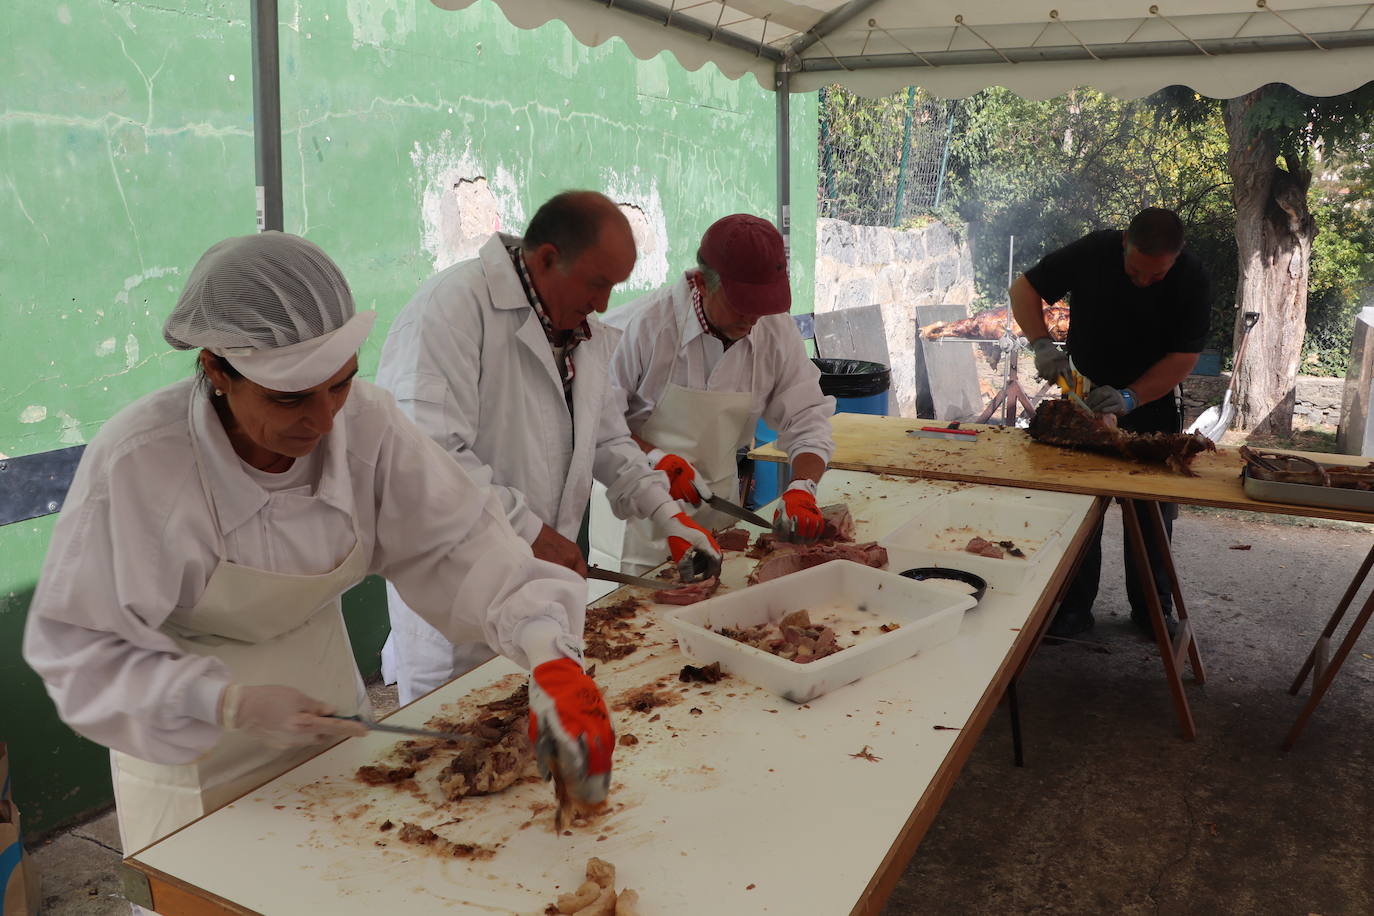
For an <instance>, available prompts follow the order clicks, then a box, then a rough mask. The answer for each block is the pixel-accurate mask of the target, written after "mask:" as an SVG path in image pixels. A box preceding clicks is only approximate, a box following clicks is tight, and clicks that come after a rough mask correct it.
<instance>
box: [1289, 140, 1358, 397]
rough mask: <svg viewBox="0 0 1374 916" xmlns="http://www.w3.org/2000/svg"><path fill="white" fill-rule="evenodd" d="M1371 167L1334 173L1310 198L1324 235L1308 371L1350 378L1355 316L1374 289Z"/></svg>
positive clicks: (1307, 343) (1317, 249) (1318, 251)
mask: <svg viewBox="0 0 1374 916" xmlns="http://www.w3.org/2000/svg"><path fill="white" fill-rule="evenodd" d="M1365 173H1367V164H1366V163H1364V162H1363V161H1361V162H1360V163H1359V164H1358V165H1354V166H1348V167H1346V168H1339V167H1338V168H1334V169H1330V170H1329V171H1328V172H1327V174H1326V175H1325V176H1324V177H1322V178H1320V179H1318V180H1317V181H1316V182H1314V183H1313V187H1312V191H1311V193H1310V195H1309V197H1310V200H1311V207H1312V214H1313V216H1314V217H1315V218H1316V220H1317V225H1318V226H1319V227H1320V231H1319V232H1318V233H1317V237H1316V239H1314V240H1313V242H1312V262H1311V268H1310V273H1309V276H1308V284H1307V290H1308V292H1307V296H1308V299H1307V335H1306V338H1305V339H1304V341H1303V352H1302V371H1303V372H1304V373H1306V374H1309V375H1344V374H1345V370H1346V367H1347V365H1348V364H1349V360H1350V338H1351V332H1352V331H1353V329H1354V321H1355V315H1356V314H1357V313H1358V312H1359V310H1360V306H1361V304H1362V302H1363V301H1364V300H1365V299H1366V296H1367V290H1368V289H1369V287H1370V286H1371V284H1374V221H1371V219H1370V210H1369V201H1368V196H1369V193H1370V187H1369V185H1368V184H1367V183H1366V181H1365V180H1364V174H1365Z"/></svg>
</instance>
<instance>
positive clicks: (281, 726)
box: [219, 684, 367, 747]
mask: <svg viewBox="0 0 1374 916" xmlns="http://www.w3.org/2000/svg"><path fill="white" fill-rule="evenodd" d="M333 713H334V707H333V706H330V705H329V704H328V703H322V702H320V701H319V700H316V699H313V698H312V697H308V696H306V695H305V694H303V693H301V692H300V691H299V690H297V689H296V688H294V687H283V686H281V685H279V684H265V685H258V686H252V687H249V686H245V685H243V684H230V685H229V686H228V687H226V688H224V693H223V694H222V695H221V696H220V705H219V724H220V725H223V726H224V727H225V728H229V729H239V730H242V731H245V732H247V733H248V734H250V735H252V736H253V737H255V738H261V739H262V740H263V742H265V743H266V744H270V745H272V746H273V747H304V746H306V745H310V744H319V743H321V742H324V741H329V740H331V739H333V738H349V737H354V738H356V737H361V736H363V735H366V734H367V729H366V728H365V727H364V726H363V724H362V723H361V722H351V721H349V720H348V719H326V718H323V717H324V716H329V715H332V714H333Z"/></svg>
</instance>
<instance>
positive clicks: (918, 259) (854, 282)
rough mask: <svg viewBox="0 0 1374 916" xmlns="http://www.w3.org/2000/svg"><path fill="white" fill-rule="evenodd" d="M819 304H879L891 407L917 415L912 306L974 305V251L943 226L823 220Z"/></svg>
mask: <svg viewBox="0 0 1374 916" xmlns="http://www.w3.org/2000/svg"><path fill="white" fill-rule="evenodd" d="M815 301H816V306H815V308H816V311H817V312H832V311H837V310H839V309H847V308H855V307H858V306H865V305H878V306H880V307H881V309H882V315H883V327H884V330H885V331H886V336H887V350H888V359H889V362H890V364H891V366H892V392H891V405H892V406H891V412H892V413H894V414H898V413H899V414H901V415H902V416H906V417H914V416H916V391H915V372H916V365H915V358H916V329H915V323H914V318H915V307H916V306H918V305H937V304H941V303H949V304H954V305H965V306H967V305H968V304H969V303H970V302H972V301H973V256H972V252H971V251H970V249H969V246H968V243H967V242H966V241H961V240H960V239H959V238H958V237H957V236H956V235H955V234H954V233H953V232H952V231H950V229H949V227H947V226H945V225H944V224H943V223H931V224H930V225H928V226H924V227H922V228H920V229H906V230H900V229H887V228H883V227H880V226H855V225H853V224H851V223H846V222H843V221H842V220H837V219H818V220H817V221H816V300H815ZM821 355H822V356H825V355H828V354H824V353H823V354H821Z"/></svg>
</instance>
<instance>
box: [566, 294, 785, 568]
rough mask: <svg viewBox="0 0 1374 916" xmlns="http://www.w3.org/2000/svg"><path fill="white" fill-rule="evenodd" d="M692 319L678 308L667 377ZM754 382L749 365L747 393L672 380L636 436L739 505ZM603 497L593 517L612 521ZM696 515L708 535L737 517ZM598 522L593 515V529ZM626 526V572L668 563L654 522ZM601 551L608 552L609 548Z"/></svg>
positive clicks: (622, 554)
mask: <svg viewBox="0 0 1374 916" xmlns="http://www.w3.org/2000/svg"><path fill="white" fill-rule="evenodd" d="M689 320H691V321H695V320H696V311H695V309H691V308H688V309H682V310H680V311H679V314H678V323H677V347H676V349H675V350H674V351H673V365H672V366H671V367H670V368H669V370H668V377H669V378H672V377H673V373H674V372H675V371H676V370H677V362H678V358H679V356H680V355H681V353H682V335H683V332H684V330H685V327H684V325H685V323H686V322H687V321H689ZM754 381H755V377H754V368H753V366H752V365H751V366H750V372H749V388H750V390H749V391H707V390H705V389H699V388H687V387H684V386H682V385H678V384H675V383H673V382H669V383H668V386H667V387H666V388H665V389H664V391H663V395H662V397H660V398H659V399H658V403H656V404H655V405H654V409H653V412H652V413H651V414H649V419H648V420H646V421H645V422H644V426H643V428H642V429H640V431H639V433H638V435H639V437H640V438H641V439H643V440H644V441H646V442H650V443H652V444H653V445H654V446H655V447H657V448H661V449H662V450H663V451H665V452H669V453H671V454H675V455H681V456H682V457H683V458H686V459H687V460H688V461H690V462H691V463H692V467H694V468H696V469H697V473H699V474H700V475H701V476H702V478H704V479H705V481H706V484H707V486H709V487H710V488H711V492H712V493H713V494H714V495H716V496H720V497H722V498H724V499H728V500H729V501H730V502H736V501H737V500H738V499H739V472H738V467H737V465H736V459H735V455H736V453H737V452H738V451H739V449H740V447H741V446H744V445H747V444H749V443H750V442H751V441H752V439H753V434H754V423H755V421H756V420H757V419H758V414H757V413H756V412H755V410H754V392H753V388H754ZM599 495H600V497H601V498H600V499H597V498H595V495H594V497H593V499H592V511H593V513H597V512H598V511H600V513H601V515H602V516H603V519H604V516H610V517H611V518H612V519H614V516H613V515H611V512H610V504H609V502H608V501H607V500H606V498H605V492H604V490H603V491H601V493H600V494H599ZM692 517H693V519H694V520H695V521H696V522H697V524H699V525H701V526H702V527H703V528H706V529H707V530H708V531H709V530H712V529H715V528H725V527H729V526H730V525H733V524H734V523H735V519H734V518H733V517H731V516H728V515H725V514H723V513H720V512H717V511H716V510H714V509H712V508H710V507H708V506H705V505H702V506H698V507H697V508H696V509H695V510H693V512H692ZM597 521H598V519H597V516H596V515H595V514H594V515H593V518H592V525H593V526H595V525H596V524H597ZM623 524H624V534H623V536H622V538H621V543H620V545H619V546H620V550H619V558H620V570H621V571H622V572H625V573H629V574H630V575H639V574H641V573H644V572H647V571H649V570H650V569H653V568H654V567H656V566H658V565H660V564H661V563H663V562H664V561H665V560H667V559H668V556H669V552H668V544H667V542H666V541H665V540H664V539H663V538H661V537H659V536H658V534H657V532H656V530H655V528H654V525H653V522H651V521H650V520H649V519H647V518H636V519H629V520H628V521H626V522H624V523H623ZM601 530H602V532H603V537H602V538H600V539H594V541H593V544H594V545H596V543H597V540H599V541H600V543H601V544H605V543H606V542H607V540H608V539H607V538H606V537H605V536H604V533H607V532H608V531H609V530H610V525H609V523H606V524H605V525H604V526H603V527H602V529H601ZM601 549H602V550H603V551H605V552H607V553H609V552H610V551H609V549H607V548H605V547H602V548H601ZM612 549H613V547H612Z"/></svg>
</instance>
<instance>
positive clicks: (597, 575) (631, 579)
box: [587, 566, 673, 592]
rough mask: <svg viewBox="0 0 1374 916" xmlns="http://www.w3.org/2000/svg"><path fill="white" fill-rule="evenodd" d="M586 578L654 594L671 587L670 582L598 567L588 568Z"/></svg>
mask: <svg viewBox="0 0 1374 916" xmlns="http://www.w3.org/2000/svg"><path fill="white" fill-rule="evenodd" d="M587 578H588V579H600V580H601V581H602V582H619V583H620V584H621V585H633V586H635V587H636V588H649V589H653V590H654V591H656V592H660V591H663V589H665V588H672V587H673V583H671V582H666V581H660V580H658V579H641V578H640V577H639V576H631V575H628V574H627V573H623V572H615V571H613V570H610V569H602V568H601V567H600V566H588V567H587Z"/></svg>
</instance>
